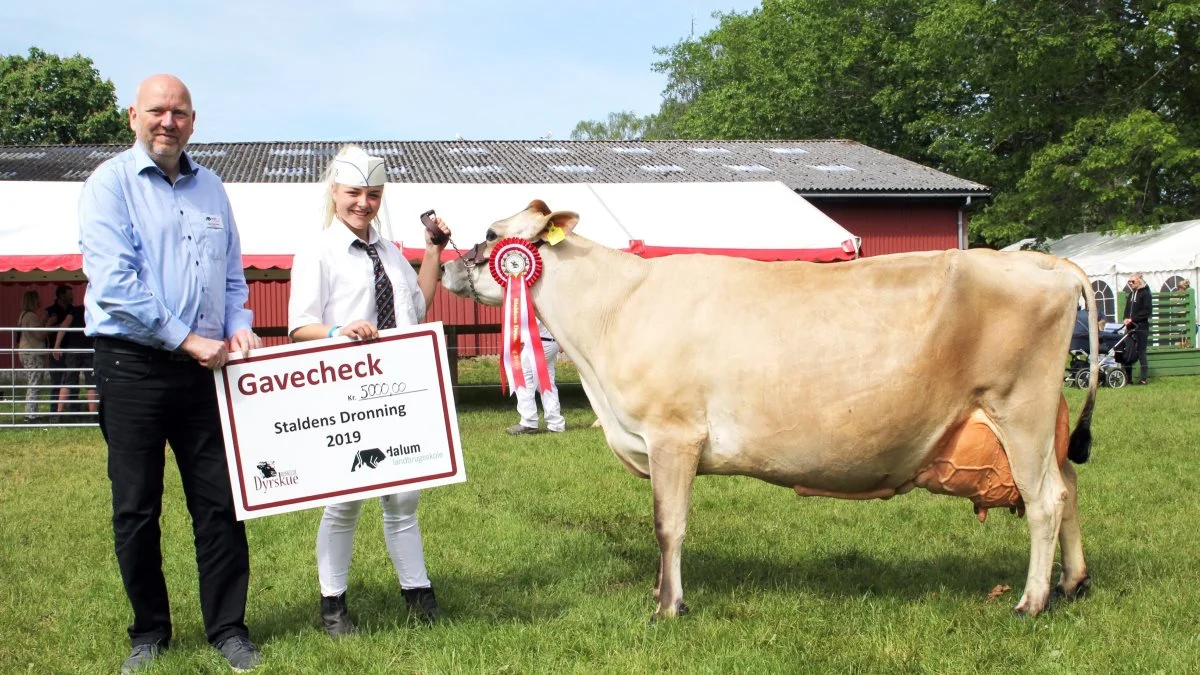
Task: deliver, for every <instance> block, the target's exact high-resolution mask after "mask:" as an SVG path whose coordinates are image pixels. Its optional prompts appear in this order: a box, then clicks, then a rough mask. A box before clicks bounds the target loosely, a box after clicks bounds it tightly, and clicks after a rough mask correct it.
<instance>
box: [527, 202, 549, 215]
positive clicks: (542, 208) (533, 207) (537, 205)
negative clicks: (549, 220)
mask: <svg viewBox="0 0 1200 675" xmlns="http://www.w3.org/2000/svg"><path fill="white" fill-rule="evenodd" d="M525 209H526V210H527V211H537V212H538V213H540V214H542V215H543V216H548V215H550V207H549V206H546V202H544V201H542V200H540V199H535V200H533V201H531V202H529V206H526V207H525Z"/></svg>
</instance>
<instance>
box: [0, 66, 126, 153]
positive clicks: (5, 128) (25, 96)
mask: <svg viewBox="0 0 1200 675" xmlns="http://www.w3.org/2000/svg"><path fill="white" fill-rule="evenodd" d="M132 141H133V133H132V132H131V131H130V129H129V124H128V120H127V117H126V115H125V113H124V111H122V110H121V109H120V108H119V107H118V106H117V95H116V89H115V87H113V83H112V81H111V80H106V79H102V78H101V77H100V73H99V71H97V70H96V68H95V66H94V65H93V64H92V60H91V59H89V58H87V57H85V56H81V55H79V54H76V55H75V56H71V57H69V58H65V59H64V58H62V57H60V56H57V55H55V54H48V53H46V52H44V51H42V50H40V49H38V48H36V47H33V48H30V50H29V55H28V56H19V55H11V56H0V144H6V145H40V144H60V143H61V144H70V143H129V142H132Z"/></svg>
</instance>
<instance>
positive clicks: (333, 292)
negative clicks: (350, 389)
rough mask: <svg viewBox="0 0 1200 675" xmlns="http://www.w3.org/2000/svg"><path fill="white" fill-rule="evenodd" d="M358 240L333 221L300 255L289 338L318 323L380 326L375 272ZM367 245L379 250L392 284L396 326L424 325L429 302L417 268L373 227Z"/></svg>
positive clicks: (294, 269) (294, 274) (294, 273)
mask: <svg viewBox="0 0 1200 675" xmlns="http://www.w3.org/2000/svg"><path fill="white" fill-rule="evenodd" d="M355 241H358V237H357V236H356V235H355V234H354V232H352V231H351V230H350V228H348V227H346V226H345V225H344V224H342V223H341V222H340V221H334V222H333V223H332V224H330V226H329V227H327V228H325V230H324V231H323V232H321V234H319V235H318V236H317V237H316V238H315V240H314V241H313V242H312V243H311V244H310V245H309V246H306V247H303V248H302V249H301V250H299V251H297V253H296V255H295V257H294V258H293V260H292V283H291V296H290V297H289V298H288V333H289V334H290V333H291V332H292V331H294V330H296V329H297V328H300V327H302V326H307V325H310V324H314V323H324V324H329V325H331V326H345V325H346V324H348V323H350V322H351V321H355V320H357V319H362V320H364V321H369V322H370V323H372V324H375V323H377V320H378V317H379V313H378V312H377V311H376V309H375V268H374V266H373V265H372V263H371V257H370V256H369V255H367V252H366V251H365V250H363V249H361V248H358V247H356V246H354V245H353V244H354V242H355ZM368 243H371V244H374V245H375V251H376V253H378V255H379V259H380V260H382V261H383V269H384V271H385V272H387V275H388V278H389V279H390V280H391V282H392V292H393V293H392V294H393V296H394V297H395V307H396V325H397V326H411V325H413V324H416V323H420V322H421V319H422V318H424V316H425V297H424V296H423V295H421V289H420V287H419V286H417V273H416V272H415V271H414V270H413V268H412V265H411V264H409V262H408V261H407V260H405V259H404V256H403V255H402V254H401V252H400V249H399V248H398V247H397V246H396V245H395V244H394V243H392V242H390V241H387V240H386V239H380V237H379V234H378V233H377V232H376V231H375V228H374V227H371V230H370V234H369V235H368Z"/></svg>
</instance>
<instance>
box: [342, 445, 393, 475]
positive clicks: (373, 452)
mask: <svg viewBox="0 0 1200 675" xmlns="http://www.w3.org/2000/svg"><path fill="white" fill-rule="evenodd" d="M385 459H387V455H385V454H383V451H382V450H380V449H379V448H368V449H366V450H359V451H358V452H356V453H354V462H352V463H351V464H350V472H351V473H353V472H355V471H357V470H358V469H359V468H360V467H364V466H365V467H366V468H368V469H374V468H375V467H377V466H379V463H380V462H382V461H383V460H385Z"/></svg>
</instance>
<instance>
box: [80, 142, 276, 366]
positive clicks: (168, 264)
mask: <svg viewBox="0 0 1200 675" xmlns="http://www.w3.org/2000/svg"><path fill="white" fill-rule="evenodd" d="M79 250H80V251H82V252H83V272H84V274H85V275H87V278H88V287H87V295H86V297H85V298H84V311H85V313H86V318H87V322H86V324H87V330H86V331H85V332H86V333H87V334H88V335H90V336H107V337H116V338H122V339H125V340H131V341H133V342H137V343H140V344H143V345H147V346H150V347H155V348H158V349H166V350H172V351H173V350H175V349H178V348H179V345H180V344H182V343H183V340H184V338H186V337H187V336H188V333H190V332H194V333H196V334H197V335H200V336H202V337H206V338H212V339H216V340H223V339H226V338H228V337H230V336H232V335H233V334H234V333H236V332H237V331H239V330H242V329H249V328H250V327H251V324H252V321H253V314H252V313H251V312H250V310H248V309H246V308H245V304H246V300H247V298H248V297H249V289H248V288H247V286H246V276H245V273H244V271H243V270H242V246H241V241H240V240H239V238H238V232H237V225H236V223H235V222H234V220H233V210H232V209H231V208H230V206H229V198H228V197H227V196H226V195H225V188H224V186H222V185H221V179H220V178H217V175H216V174H214V173H213V172H212V171H209V170H208V169H206V168H204V167H202V166H200V165H198V164H196V163H194V162H192V161H191V159H190V158H189V157H188V156H187V154H186V153H185V154H183V155H182V156H181V157H180V173H179V177H178V178H177V179H176V180H175V183H174V184H173V185H172V184H171V182H170V181H169V180H168V179H167V176H166V174H165V173H163V172H162V170H161V169H159V168H158V166H157V165H155V164H154V161H153V160H152V159H150V156H149V155H148V154H146V151H145V150H143V149H142V147H141V146H140V145H137V144H135V145H134V146H133V147H132V148H130V149H129V150H126V151H124V152H122V153H121V154H119V155H117V156H116V157H113V158H112V159H110V160H108V161H106V162H104V163H103V164H101V165H100V167H99V168H97V169H96V171H95V172H93V173H92V175H91V177H89V178H88V180H87V182H86V183H84V185H83V194H82V195H81V196H80V198H79Z"/></svg>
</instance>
